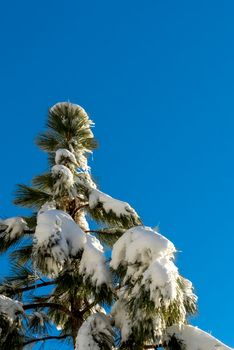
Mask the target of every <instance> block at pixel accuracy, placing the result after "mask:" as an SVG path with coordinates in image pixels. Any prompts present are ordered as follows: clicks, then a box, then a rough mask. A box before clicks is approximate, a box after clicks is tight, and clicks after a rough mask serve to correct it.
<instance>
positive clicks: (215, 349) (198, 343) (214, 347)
mask: <svg viewBox="0 0 234 350" xmlns="http://www.w3.org/2000/svg"><path fill="white" fill-rule="evenodd" d="M167 334H168V336H169V338H170V337H172V336H174V337H175V338H176V339H177V340H179V341H180V342H181V347H182V349H185V350H233V349H232V348H230V347H229V346H227V345H225V344H223V343H221V342H220V341H219V340H218V339H216V338H214V337H213V336H212V335H211V334H209V333H206V332H204V331H202V330H201V329H199V328H197V327H194V326H190V325H174V326H172V327H169V328H168V329H167Z"/></svg>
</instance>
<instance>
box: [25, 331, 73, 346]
mask: <svg viewBox="0 0 234 350" xmlns="http://www.w3.org/2000/svg"><path fill="white" fill-rule="evenodd" d="M68 337H71V335H70V334H63V335H50V336H47V337H42V338H34V339H30V340H28V341H26V342H24V343H23V346H26V345H29V344H32V343H36V342H40V341H47V340H53V339H54V340H55V339H57V340H62V339H66V338H68Z"/></svg>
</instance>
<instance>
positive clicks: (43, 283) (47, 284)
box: [14, 281, 56, 293]
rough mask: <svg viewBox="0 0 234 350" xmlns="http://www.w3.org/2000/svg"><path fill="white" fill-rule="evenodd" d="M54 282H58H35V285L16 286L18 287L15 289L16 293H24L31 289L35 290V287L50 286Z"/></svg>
mask: <svg viewBox="0 0 234 350" xmlns="http://www.w3.org/2000/svg"><path fill="white" fill-rule="evenodd" d="M53 284H56V282H55V281H49V282H42V283H38V284H34V285H33V286H28V287H23V288H16V289H14V292H15V293H23V292H27V291H29V290H33V289H37V288H41V287H46V286H50V285H53Z"/></svg>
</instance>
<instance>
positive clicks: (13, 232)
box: [0, 217, 28, 240]
mask: <svg viewBox="0 0 234 350" xmlns="http://www.w3.org/2000/svg"><path fill="white" fill-rule="evenodd" d="M27 229H28V226H27V223H26V222H25V221H24V219H22V218H20V217H14V218H9V219H5V220H0V231H1V235H2V233H5V234H8V235H9V236H10V238H11V240H13V239H15V238H17V237H19V236H21V235H22V234H23V232H24V231H25V230H27Z"/></svg>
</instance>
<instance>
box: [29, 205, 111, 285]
mask: <svg viewBox="0 0 234 350" xmlns="http://www.w3.org/2000/svg"><path fill="white" fill-rule="evenodd" d="M35 239H36V240H35V252H36V253H38V252H39V253H40V251H44V252H45V253H47V254H46V257H45V259H47V267H48V271H49V272H50V273H52V274H57V273H58V272H59V270H60V269H61V268H62V267H63V265H64V262H65V261H66V259H67V258H69V257H72V256H73V257H75V256H76V255H77V254H78V252H80V251H83V253H82V257H81V261H80V273H81V274H83V276H84V280H85V279H87V278H88V277H89V278H91V281H92V283H93V284H94V285H96V286H100V285H101V284H103V283H106V284H109V282H110V277H109V271H108V269H107V266H106V263H105V259H104V254H103V247H102V245H101V244H100V242H99V240H98V239H97V238H95V237H93V236H91V235H89V234H85V233H84V232H83V231H82V230H81V228H80V226H79V225H77V224H76V222H75V221H74V220H73V219H72V217H71V216H70V215H69V214H67V213H65V212H64V211H62V210H57V209H54V208H53V207H51V206H50V205H49V206H43V207H42V208H41V210H40V211H39V213H38V218H37V226H36V230H35Z"/></svg>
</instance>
